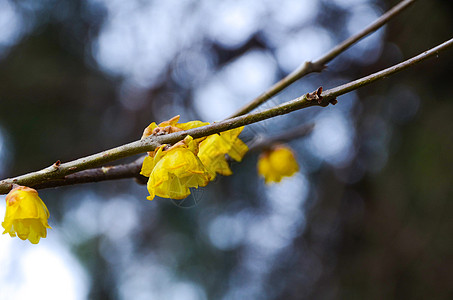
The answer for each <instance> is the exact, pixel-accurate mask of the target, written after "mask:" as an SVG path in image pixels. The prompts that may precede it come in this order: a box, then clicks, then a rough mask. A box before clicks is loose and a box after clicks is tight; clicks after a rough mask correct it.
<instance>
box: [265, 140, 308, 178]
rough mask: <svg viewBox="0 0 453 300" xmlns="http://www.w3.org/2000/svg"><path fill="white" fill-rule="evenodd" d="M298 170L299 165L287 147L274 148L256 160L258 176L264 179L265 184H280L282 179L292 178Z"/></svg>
mask: <svg viewBox="0 0 453 300" xmlns="http://www.w3.org/2000/svg"><path fill="white" fill-rule="evenodd" d="M298 170H299V165H298V164H297V161H296V158H295V157H294V153H293V152H292V151H291V149H290V148H289V147H288V146H283V145H279V146H276V147H274V148H272V149H271V150H268V151H265V152H263V153H262V154H261V155H260V157H259V158H258V174H260V175H261V176H263V177H264V181H265V182H266V183H267V184H269V183H272V182H280V181H281V180H282V178H283V177H285V176H288V177H289V176H292V175H294V173H296V172H297V171H298Z"/></svg>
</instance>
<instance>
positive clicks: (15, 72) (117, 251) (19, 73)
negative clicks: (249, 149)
mask: <svg viewBox="0 0 453 300" xmlns="http://www.w3.org/2000/svg"><path fill="white" fill-rule="evenodd" d="M396 3H397V1H379V0H333V1H327V0H282V1H273V0H267V1H258V0H236V1H210V0H199V1H195V0H185V1H175V0H171V1H143V0H130V1H116V0H115V1H107V0H87V1H76V0H62V1H55V0H43V1H34V0H21V1H11V0H0V28H2V29H1V31H0V177H1V178H6V177H12V176H17V175H20V174H23V173H27V172H30V171H34V170H37V169H41V168H43V167H46V166H49V165H51V164H52V163H53V162H55V161H56V160H58V159H59V160H61V161H69V160H72V159H75V158H79V157H82V156H85V155H89V154H93V153H96V152H99V151H102V150H105V149H108V148H111V147H114V146H118V145H121V144H123V143H127V142H131V141H134V140H137V139H139V138H140V136H141V133H142V130H143V128H145V127H146V126H147V125H149V123H151V122H152V121H156V122H161V121H163V120H166V119H169V118H170V117H172V116H174V115H177V114H180V115H181V121H183V122H185V121H189V120H194V119H199V120H203V121H218V120H221V119H223V118H225V117H228V116H229V115H230V114H232V113H233V112H235V111H236V110H237V109H239V108H240V107H241V106H242V105H244V104H245V103H247V102H248V101H250V100H251V99H253V98H254V97H255V96H257V95H258V94H260V93H261V92H263V91H265V90H266V89H267V88H268V87H269V86H270V85H272V84H273V83H274V82H276V81H277V80H279V79H280V78H282V77H283V76H285V75H286V74H288V73H289V72H291V71H292V70H293V69H294V68H296V67H297V66H298V65H299V64H301V63H303V62H304V61H306V60H314V59H317V58H319V57H320V56H321V55H322V54H324V53H325V52H326V51H328V50H329V49H331V47H333V46H334V45H336V44H337V43H339V42H341V41H342V40H344V39H345V38H347V37H348V36H350V35H351V34H354V33H357V32H358V31H360V30H361V29H362V28H363V27H365V26H366V25H368V24H369V23H371V22H372V21H373V20H374V19H376V18H377V17H379V16H380V15H381V14H382V13H383V12H385V11H386V10H388V9H389V8H390V7H391V6H393V5H394V4H396ZM421 20H423V21H421ZM452 20H453V3H452V2H451V1H440V0H437V1H423V0H420V1H417V3H416V4H415V5H413V6H412V7H411V8H409V10H408V11H406V12H404V13H403V14H402V15H400V16H398V17H397V18H395V19H394V20H392V21H391V22H390V23H389V24H388V25H387V26H385V27H384V28H382V29H381V30H379V31H377V32H376V33H374V34H373V35H372V36H370V37H368V38H366V39H365V40H363V41H362V42H360V43H358V44H357V45H355V46H353V47H352V48H350V49H349V50H347V51H346V52H345V53H343V54H342V55H340V56H339V57H338V58H336V59H335V60H334V61H332V62H331V63H330V64H329V67H328V68H327V69H326V70H325V71H324V72H322V73H321V74H311V75H309V76H307V77H306V78H304V79H303V80H301V81H299V82H297V83H295V84H293V85H292V86H291V87H290V88H288V89H286V90H285V91H284V92H282V93H280V94H279V95H277V96H276V97H274V98H273V99H271V101H269V102H268V103H266V104H265V105H264V107H270V106H273V105H276V104H278V103H281V102H284V101H287V100H290V99H292V98H294V97H297V96H299V95H302V94H304V93H307V92H311V91H313V90H315V89H316V88H317V87H319V86H323V87H324V88H331V87H335V86H337V85H339V84H342V83H346V82H348V81H350V80H353V79H356V78H359V77H362V76H365V75H368V74H370V73H372V72H375V71H378V70H380V69H383V68H385V67H388V66H390V65H392V64H395V63H397V62H400V61H402V60H404V59H407V58H409V57H411V56H413V55H416V54H418V53H420V52H422V51H424V50H427V49H429V48H431V47H433V46H435V45H437V44H440V43H441V42H444V41H445V40H447V39H450V38H451V34H452V32H453V22H452ZM452 66H453V53H452V51H451V50H449V51H446V52H443V53H441V54H439V56H438V58H437V59H436V58H433V59H430V60H428V61H427V62H424V63H422V64H421V65H419V66H416V67H413V68H411V69H410V70H408V71H404V72H403V73H401V74H397V75H394V76H392V77H391V78H388V79H386V80H384V81H381V82H378V83H375V84H373V85H371V86H369V87H365V88H362V89H360V90H358V91H355V92H352V93H349V94H347V95H344V96H342V97H340V98H339V99H338V100H339V103H338V104H337V105H336V106H329V107H327V108H309V109H305V110H302V111H298V112H294V113H291V114H289V115H286V116H282V117H277V118H274V119H272V120H268V121H265V122H261V123H259V124H255V125H252V126H248V127H247V128H246V129H245V130H244V132H243V134H242V135H241V137H242V138H243V140H245V141H246V142H250V141H251V140H252V139H253V138H255V137H256V136H258V135H263V136H267V135H275V134H279V133H281V132H284V131H285V130H287V129H288V128H292V127H294V126H298V125H299V124H304V123H311V122H313V123H314V124H315V129H314V131H313V132H312V133H311V134H310V135H309V136H307V137H305V138H301V139H296V140H294V141H292V142H291V143H290V145H291V147H293V149H294V150H295V152H296V154H297V159H298V161H299V164H300V171H299V172H298V173H297V174H296V175H295V176H293V177H291V178H287V179H284V180H283V181H282V182H281V183H280V184H275V185H270V186H266V185H264V182H263V180H262V179H261V178H259V177H258V175H257V173H256V161H257V156H258V153H250V154H248V155H247V156H246V157H245V158H244V161H243V162H241V163H234V164H233V165H232V169H233V172H234V174H233V176H229V177H219V178H218V179H216V181H215V182H213V183H211V184H209V185H208V186H207V187H205V188H202V189H200V190H197V191H195V192H194V196H193V197H192V199H188V200H187V201H188V202H187V203H189V205H176V204H175V203H174V202H172V201H170V200H168V199H160V198H157V199H155V200H153V201H147V200H146V196H147V190H146V186H144V185H139V184H137V183H136V182H135V181H134V180H132V179H131V180H119V181H114V182H102V183H96V184H85V185H78V186H71V187H62V188H56V189H46V190H41V191H40V196H41V198H42V199H43V200H44V201H45V202H46V204H47V206H48V208H49V210H50V213H51V217H50V220H49V223H50V225H51V226H52V227H53V229H51V230H49V232H48V237H47V238H46V239H43V240H41V242H40V243H39V244H38V245H32V244H30V243H29V242H28V241H25V242H23V241H21V240H19V239H18V238H15V239H11V238H10V237H9V236H8V235H2V236H0V265H1V268H0V299H29V298H31V297H33V298H34V299H137V300H140V299H225V300H227V299H228V300H229V299H338V298H346V299H364V298H367V299H383V298H385V299H427V298H429V299H451V298H452V297H453V285H452V284H451V278H452V276H453V239H452V236H453V218H452V217H451V215H452V214H453V201H452V200H453V188H452V183H453V174H452V170H453V155H452V150H453V121H452V120H453V119H452V117H451V116H452V115H453V101H452V97H453V89H452V87H451V80H452V75H451V70H452ZM134 159H135V157H132V158H130V159H128V160H125V161H126V162H128V161H132V160H134ZM4 197H5V196H4V195H3V196H0V211H1V214H3V212H4V209H5V203H4ZM181 206H183V207H181ZM449 215H450V217H449Z"/></svg>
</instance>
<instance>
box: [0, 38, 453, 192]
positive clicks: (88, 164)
mask: <svg viewBox="0 0 453 300" xmlns="http://www.w3.org/2000/svg"><path fill="white" fill-rule="evenodd" d="M452 45H453V39H450V40H448V41H446V42H444V43H443V44H441V45H439V46H437V47H434V48H432V49H430V50H428V51H425V52H423V53H422V54H419V55H417V56H415V57H413V58H411V59H408V60H406V61H404V62H402V63H399V64H397V65H395V66H392V67H390V68H387V69H385V70H382V71H379V72H377V73H374V74H372V75H369V76H366V77H363V78H361V79H358V80H355V81H353V82H350V83H347V84H344V85H342V86H339V87H336V88H333V89H330V90H327V91H325V92H322V88H319V89H318V90H317V91H315V92H313V93H307V94H306V95H303V96H301V97H298V98H296V99H293V100H291V101H288V102H285V103H283V104H280V105H278V106H275V107H273V108H269V109H266V110H263V111H261V112H256V113H250V114H247V115H243V116H239V117H235V118H231V119H228V120H224V121H221V122H217V123H213V124H211V125H207V126H203V127H198V128H193V129H190V130H186V131H179V132H174V133H171V134H168V135H161V136H153V135H151V136H149V137H147V138H146V139H143V140H139V141H135V142H132V143H129V144H126V145H122V146H119V147H116V148H113V149H110V150H107V151H103V152H100V153H97V154H93V155H90V156H87V157H83V158H79V159H76V160H74V161H70V162H67V163H63V164H62V163H60V161H57V162H56V163H55V164H53V165H52V166H50V167H48V168H45V169H43V170H41V171H37V172H31V173H28V174H25V175H21V176H18V177H15V178H9V179H4V180H2V181H0V194H6V193H7V192H9V190H10V189H11V188H12V185H13V184H20V185H25V186H34V185H37V184H42V183H44V182H46V181H49V180H51V179H57V178H62V177H64V176H66V175H69V174H73V173H76V172H79V171H82V170H86V169H91V168H95V167H98V166H101V165H103V164H105V163H108V162H111V161H114V160H117V159H120V158H124V157H128V156H132V155H135V154H139V153H143V152H147V151H152V150H154V149H155V148H156V147H158V146H160V145H162V144H174V143H175V142H177V141H180V140H182V139H183V138H184V137H185V136H187V135H191V136H192V137H193V138H200V137H203V136H208V135H211V134H214V133H219V132H222V131H226V130H230V129H233V128H237V127H240V126H245V125H249V124H252V123H256V122H259V121H262V120H265V119H269V118H272V117H275V116H279V115H284V114H287V113H290V112H292V111H295V110H299V109H303V108H306V107H310V106H323V107H325V106H327V105H329V103H332V104H335V103H336V97H338V96H340V95H343V94H346V93H348V92H350V91H352V90H355V89H358V88H359V87H362V86H365V85H368V84H370V83H373V82H375V81H377V80H380V79H384V78H386V77H388V76H390V75H392V74H395V73H397V72H399V71H401V70H404V69H406V68H408V67H410V66H413V65H415V64H417V63H419V62H421V61H423V60H425V59H427V58H429V57H431V56H433V55H438V54H439V52H440V51H442V50H445V49H447V48H448V47H450V46H452Z"/></svg>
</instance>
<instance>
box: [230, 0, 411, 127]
mask: <svg viewBox="0 0 453 300" xmlns="http://www.w3.org/2000/svg"><path fill="white" fill-rule="evenodd" d="M415 1H416V0H405V1H401V2H400V3H399V4H397V5H396V6H394V7H393V8H392V9H390V10H389V11H387V12H386V13H385V14H383V15H382V16H381V17H380V18H378V19H377V20H376V21H374V22H373V23H372V24H370V25H369V26H368V27H366V28H365V29H363V30H362V31H361V32H359V33H357V34H356V35H353V36H351V37H350V38H348V39H347V40H345V41H343V42H342V43H341V44H339V45H337V46H336V47H334V48H333V49H332V50H330V51H329V52H328V53H326V54H325V55H323V56H322V57H321V58H319V59H318V60H316V61H313V62H311V61H307V62H305V63H304V64H302V65H301V66H299V67H298V68H297V69H296V70H294V71H293V72H291V73H290V74H288V75H287V76H286V77H284V78H283V79H282V80H280V81H279V82H277V83H276V84H274V85H273V86H272V87H270V88H269V89H268V90H267V91H266V92H264V93H262V94H261V95H259V96H258V97H256V98H255V99H254V100H252V101H251V102H250V103H248V104H246V105H245V106H244V107H242V108H241V109H239V110H238V111H237V112H235V113H234V114H233V115H232V116H231V117H230V118H233V117H237V116H240V115H243V114H246V113H248V112H250V111H252V110H253V109H255V108H256V107H258V106H260V105H261V104H263V103H264V102H266V101H267V100H269V99H270V98H272V97H274V96H275V95H276V94H278V93H280V92H281V91H282V90H284V89H285V88H287V87H288V86H290V85H291V84H293V83H294V82H295V81H297V80H299V79H301V78H302V77H304V76H305V75H308V74H310V73H313V72H321V71H322V70H324V69H325V68H326V64H327V63H328V62H330V61H331V60H332V59H334V58H335V57H337V56H338V55H339V54H341V53H342V52H343V51H345V50H346V49H348V48H349V47H351V46H352V45H353V44H354V43H356V42H357V41H359V40H360V39H362V38H363V37H365V36H367V35H369V34H370V33H372V32H374V31H376V30H377V29H379V28H380V27H381V26H383V25H385V24H386V23H387V22H388V21H389V20H390V19H391V18H393V17H395V16H396V15H398V14H399V13H401V12H402V11H403V10H405V9H406V8H408V7H409V6H410V5H411V4H413V3H414V2H415Z"/></svg>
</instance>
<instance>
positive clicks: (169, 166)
mask: <svg viewBox="0 0 453 300" xmlns="http://www.w3.org/2000/svg"><path fill="white" fill-rule="evenodd" d="M166 148H167V146H166V145H164V146H161V147H159V148H157V149H156V150H155V152H154V154H153V156H152V157H151V156H147V157H146V158H145V160H144V162H143V166H142V171H141V174H142V175H144V176H148V177H149V180H148V184H147V188H148V191H149V194H150V195H149V197H147V199H148V200H153V199H154V197H155V196H159V197H163V198H171V199H184V198H186V197H187V196H189V195H190V190H189V188H191V187H194V188H198V187H199V186H206V185H207V184H208V182H209V174H208V172H207V170H206V168H205V167H204V166H203V164H202V163H201V161H200V159H199V158H198V157H197V156H196V152H197V150H198V146H197V143H196V142H195V141H194V140H193V139H192V137H191V136H187V137H186V138H185V139H184V140H183V141H180V142H178V143H176V144H175V145H173V146H172V147H170V148H168V149H166Z"/></svg>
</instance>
